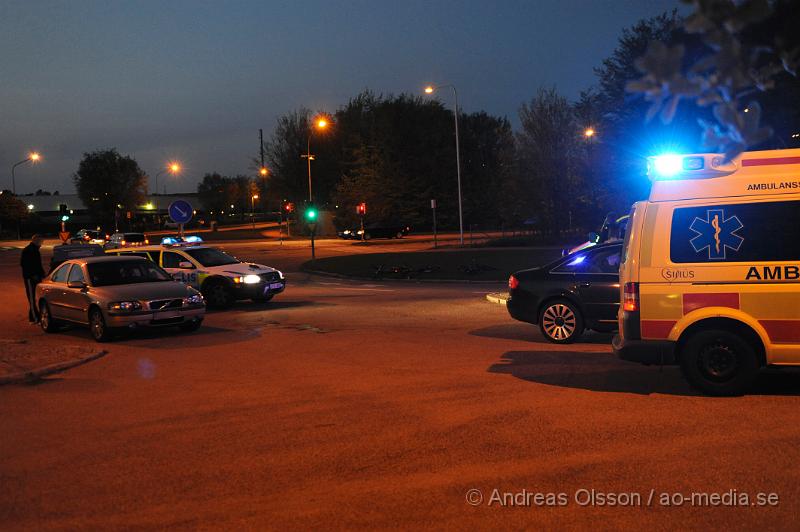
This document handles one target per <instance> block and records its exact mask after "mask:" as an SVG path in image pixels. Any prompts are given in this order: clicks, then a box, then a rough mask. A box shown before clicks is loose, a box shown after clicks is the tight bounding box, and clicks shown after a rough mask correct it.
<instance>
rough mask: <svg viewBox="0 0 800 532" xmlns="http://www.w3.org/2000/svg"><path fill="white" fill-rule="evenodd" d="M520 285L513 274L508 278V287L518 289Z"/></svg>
mask: <svg viewBox="0 0 800 532" xmlns="http://www.w3.org/2000/svg"><path fill="white" fill-rule="evenodd" d="M518 287H519V280H518V279H517V278H516V277H514V276H513V275H512V276H511V277H509V278H508V289H509V290H516V289H517V288H518Z"/></svg>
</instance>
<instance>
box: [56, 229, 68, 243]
mask: <svg viewBox="0 0 800 532" xmlns="http://www.w3.org/2000/svg"><path fill="white" fill-rule="evenodd" d="M58 237H59V238H60V239H61V241H62V242H63V243H65V244H66V243H67V240H69V231H59V233H58Z"/></svg>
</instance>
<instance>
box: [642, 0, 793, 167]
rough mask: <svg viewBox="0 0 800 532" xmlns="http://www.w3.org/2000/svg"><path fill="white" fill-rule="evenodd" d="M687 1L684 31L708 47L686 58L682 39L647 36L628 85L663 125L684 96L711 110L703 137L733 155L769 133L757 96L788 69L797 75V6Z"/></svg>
mask: <svg viewBox="0 0 800 532" xmlns="http://www.w3.org/2000/svg"><path fill="white" fill-rule="evenodd" d="M690 3H691V4H692V5H693V7H694V12H693V13H692V14H691V15H690V16H689V17H688V18H687V19H686V21H685V23H684V25H683V29H684V30H685V31H686V32H687V33H688V34H692V35H697V36H699V37H700V38H701V39H702V42H703V44H704V45H705V52H706V53H705V54H703V55H701V56H700V57H692V56H691V55H689V54H687V53H686V51H687V49H686V47H685V46H684V45H683V44H682V43H677V44H674V45H670V44H669V43H664V42H660V41H657V40H656V41H651V43H650V44H649V46H648V48H647V50H646V52H645V53H644V54H643V55H642V56H641V57H640V58H639V59H638V60H637V62H636V67H637V69H638V70H639V71H640V73H641V77H640V78H639V79H634V80H631V81H629V82H628V84H627V86H626V88H627V90H628V91H630V92H633V93H636V94H640V95H643V96H644V98H645V99H646V101H648V102H649V103H650V104H651V105H650V109H649V111H648V117H649V118H652V117H655V116H656V115H659V116H660V117H661V119H662V121H663V122H667V123H668V122H670V121H672V119H673V118H674V116H675V114H676V111H677V109H678V106H679V104H680V103H681V102H682V101H689V102H694V103H696V104H697V105H699V106H702V107H707V108H710V109H712V111H713V118H711V119H707V120H703V121H702V122H701V123H702V126H703V129H704V131H703V143H704V145H705V146H707V147H709V148H714V149H718V150H720V151H723V152H725V153H726V155H727V156H728V157H729V158H732V157H735V156H736V155H738V154H739V153H741V152H742V151H744V150H745V149H748V148H749V147H754V146H758V145H761V144H764V143H765V142H766V141H767V140H769V139H770V137H771V136H772V134H773V131H774V130H773V128H772V127H769V126H765V125H762V120H761V118H762V106H761V104H760V103H759V99H758V98H757V97H756V95H757V94H758V93H759V92H762V93H763V92H766V91H769V90H771V89H774V88H775V87H776V86H777V85H778V84H781V83H786V82H787V74H788V75H791V76H792V77H796V73H797V69H798V66H800V37H798V33H797V26H798V22H800V14H798V11H800V10H798V9H797V5H796V2H795V1H794V0H772V1H770V0H743V1H740V2H734V1H731V0H693V1H691V2H690ZM789 83H792V82H791V81H790V82H789ZM794 93H795V94H797V90H795V91H794ZM793 103H796V102H793ZM794 107H796V105H795V106H794ZM790 112H792V113H793V114H794V116H795V117H796V116H797V111H790Z"/></svg>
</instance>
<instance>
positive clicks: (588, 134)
mask: <svg viewBox="0 0 800 532" xmlns="http://www.w3.org/2000/svg"><path fill="white" fill-rule="evenodd" d="M596 133H597V132H596V131H595V129H594V128H593V127H587V128H586V129H585V130H584V131H583V138H585V139H586V171H587V174H588V177H589V193H590V194H591V196H592V198H591V199H592V205H594V206H595V207H596V206H597V190H596V188H595V182H594V168H593V167H592V163H593V158H592V148H593V146H592V143H593V142H594V139H595V134H596Z"/></svg>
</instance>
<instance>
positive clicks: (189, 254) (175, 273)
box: [106, 236, 286, 308]
mask: <svg viewBox="0 0 800 532" xmlns="http://www.w3.org/2000/svg"><path fill="white" fill-rule="evenodd" d="M106 253H109V254H114V255H122V256H130V255H137V256H140V257H144V258H146V259H150V260H152V261H153V262H155V263H156V264H158V265H159V266H161V267H162V268H163V269H165V270H166V271H167V272H168V273H169V274H170V275H172V278H173V279H175V280H176V281H181V282H183V283H184V284H187V285H189V286H191V287H192V288H195V289H197V290H199V291H200V292H201V293H202V294H203V297H204V298H205V300H206V303H207V304H208V305H209V306H210V307H215V308H227V307H230V306H231V305H233V303H234V302H235V301H238V300H242V299H251V300H253V301H255V302H261V303H263V302H267V301H269V300H271V299H272V298H273V297H275V296H276V295H277V294H280V293H281V292H283V291H284V289H285V288H286V278H285V277H284V275H283V273H282V272H281V271H279V270H276V269H275V268H271V267H269V266H265V265H263V264H253V263H250V262H242V261H240V260H239V259H237V258H235V257H232V256H231V255H228V254H227V253H225V252H224V251H222V250H219V249H217V248H215V247H211V246H207V245H205V244H203V241H202V239H200V238H199V237H197V236H188V237H186V238H182V237H165V238H163V239H162V240H161V245H155V246H139V247H130V248H128V247H123V248H117V249H112V250H107V251H106Z"/></svg>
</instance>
